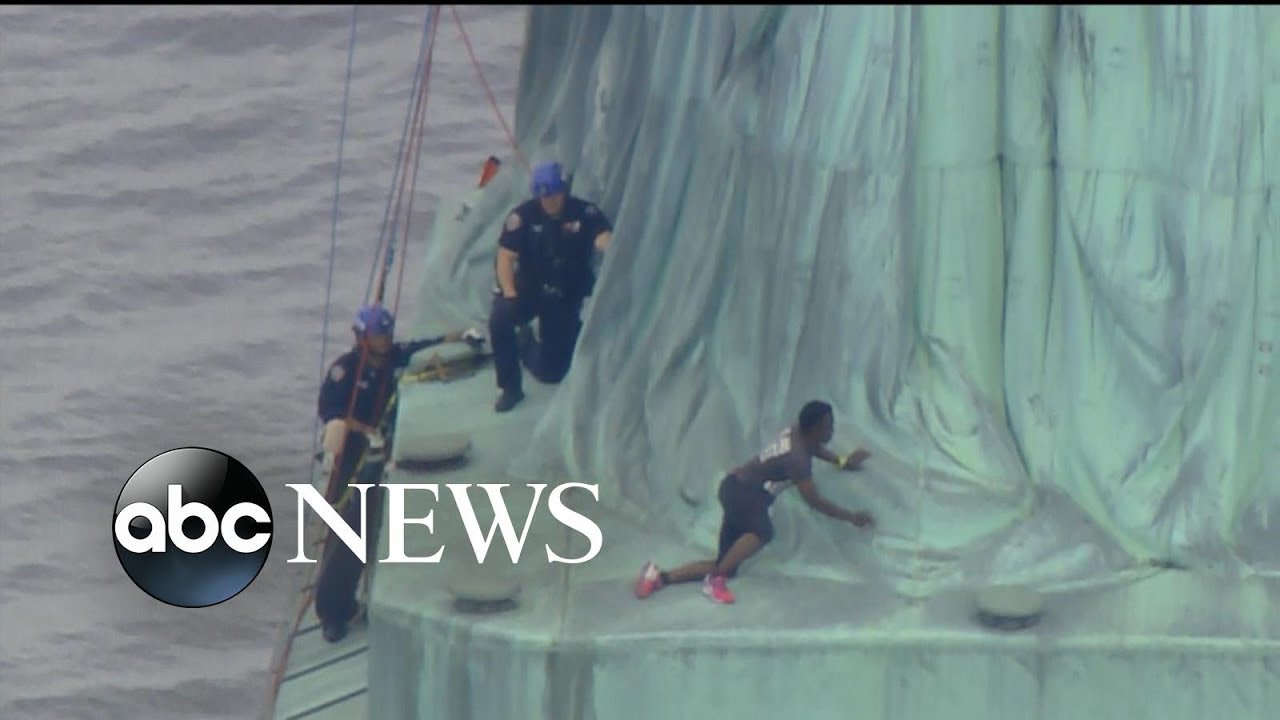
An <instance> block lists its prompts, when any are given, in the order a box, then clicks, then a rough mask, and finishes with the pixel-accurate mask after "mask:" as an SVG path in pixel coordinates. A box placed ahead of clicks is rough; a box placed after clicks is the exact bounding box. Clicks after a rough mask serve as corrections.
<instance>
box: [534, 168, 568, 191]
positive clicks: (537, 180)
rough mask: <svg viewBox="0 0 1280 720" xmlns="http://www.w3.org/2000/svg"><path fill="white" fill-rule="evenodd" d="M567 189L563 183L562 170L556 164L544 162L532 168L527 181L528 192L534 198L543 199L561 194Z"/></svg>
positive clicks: (566, 184)
mask: <svg viewBox="0 0 1280 720" xmlns="http://www.w3.org/2000/svg"><path fill="white" fill-rule="evenodd" d="M568 188H569V183H568V182H566V181H565V177H564V168H562V167H560V163H558V162H544V163H539V164H537V165H535V166H534V168H533V174H532V177H530V179H529V192H531V193H533V196H534V197H536V198H544V197H548V196H550V195H555V194H557V193H562V192H564V191H565V190H567V189H568Z"/></svg>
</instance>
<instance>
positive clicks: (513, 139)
mask: <svg viewBox="0 0 1280 720" xmlns="http://www.w3.org/2000/svg"><path fill="white" fill-rule="evenodd" d="M449 10H450V12H452V13H453V22H454V24H456V25H457V26H458V33H459V34H460V35H462V42H463V43H465V44H466V46H467V54H468V55H470V56H471V64H472V65H474V66H475V68H476V75H477V76H479V78H480V84H481V85H483V86H484V92H485V94H486V95H488V96H489V104H490V105H492V106H493V112H494V114H495V115H497V116H498V122H500V123H502V129H503V131H504V132H506V133H507V141H508V142H510V143H511V149H512V151H514V152H515V154H516V158H517V159H518V160H520V164H521V165H524V167H525V169H526V170H528V169H529V161H528V160H525V158H524V154H523V153H521V152H520V146H519V144H518V143H516V136H515V133H513V132H511V128H510V127H508V126H507V119H506V118H504V117H503V116H502V109H501V108H499V107H498V99H497V97H495V96H494V94H493V90H492V89H491V88H490V87H489V81H488V80H486V79H485V77H484V70H482V69H481V68H480V61H479V60H477V59H476V52H475V49H473V48H472V47H471V38H469V37H467V29H466V28H465V27H463V26H462V18H461V17H459V16H458V6H457V5H450V6H449Z"/></svg>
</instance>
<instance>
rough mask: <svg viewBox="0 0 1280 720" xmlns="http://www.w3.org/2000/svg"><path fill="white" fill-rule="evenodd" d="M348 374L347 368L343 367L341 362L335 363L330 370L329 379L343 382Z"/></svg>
mask: <svg viewBox="0 0 1280 720" xmlns="http://www.w3.org/2000/svg"><path fill="white" fill-rule="evenodd" d="M346 376H347V369H346V368H344V367H342V364H341V363H338V364H337V365H334V366H333V368H332V369H331V370H329V379H330V380H332V381H334V382H342V378H344V377H346Z"/></svg>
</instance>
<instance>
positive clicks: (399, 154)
mask: <svg viewBox="0 0 1280 720" xmlns="http://www.w3.org/2000/svg"><path fill="white" fill-rule="evenodd" d="M431 10H432V6H430V5H428V6H427V17H426V20H424V21H423V23H422V45H421V47H420V48H419V49H418V63H417V65H416V66H415V67H414V69H413V85H412V86H411V87H410V89H409V109H408V110H406V111H405V114H404V129H403V130H402V131H401V133H400V147H399V149H397V150H396V166H395V169H394V170H392V172H391V192H390V193H388V194H387V208H386V210H385V211H383V214H382V230H381V231H379V233H378V247H377V250H375V251H374V254H373V263H372V264H371V265H370V267H369V282H368V284H367V285H365V289H364V296H365V298H366V299H369V300H372V299H373V296H372V293H373V278H374V275H375V274H376V273H377V271H378V255H380V254H381V253H382V245H383V243H385V242H390V244H391V248H390V249H389V250H388V251H387V262H386V265H390V263H391V258H392V257H393V256H394V253H395V238H394V236H395V231H396V225H397V223H398V221H399V218H391V203H392V200H393V199H394V198H395V195H396V178H398V177H400V163H401V162H403V160H404V146H405V140H406V139H408V137H409V122H410V121H411V120H412V119H413V108H414V106H415V105H417V99H418V85H419V82H418V81H419V80H420V79H421V78H422V66H423V64H424V61H425V59H426V56H427V40H428V38H429V37H430V31H431ZM388 223H390V229H391V236H392V237H391V239H390V241H388V239H387V226H388ZM384 277H385V274H384Z"/></svg>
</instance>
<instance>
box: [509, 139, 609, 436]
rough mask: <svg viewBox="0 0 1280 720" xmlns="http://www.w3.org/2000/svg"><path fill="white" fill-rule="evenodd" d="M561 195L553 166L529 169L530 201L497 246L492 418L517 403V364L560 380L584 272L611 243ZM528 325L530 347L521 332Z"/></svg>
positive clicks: (587, 281) (585, 209) (594, 219)
mask: <svg viewBox="0 0 1280 720" xmlns="http://www.w3.org/2000/svg"><path fill="white" fill-rule="evenodd" d="M568 190H569V188H568V182H567V181H566V180H565V177H564V171H563V169H562V168H561V167H560V164H559V163H555V162H548V163H542V164H540V165H538V166H536V167H535V168H534V169H533V177H532V180H531V182H530V191H531V193H532V194H533V198H532V199H530V200H528V201H526V202H524V203H522V204H521V205H519V206H518V207H516V208H515V210H513V211H512V212H511V214H510V215H509V216H508V217H507V221H506V224H505V225H504V226H503V228H502V236H501V237H500V238H499V240H498V256H497V262H496V266H497V267H496V271H497V276H498V278H497V279H498V286H497V288H495V290H494V299H493V309H492V311H491V313H490V316H489V341H490V343H492V345H493V364H494V369H495V371H496V373H497V376H498V377H497V379H498V388H499V389H500V390H501V391H502V393H501V395H500V396H499V398H498V402H497V404H496V406H495V409H496V410H497V411H498V412H506V411H508V410H510V409H512V408H514V407H515V406H516V405H517V404H518V403H519V402H520V401H521V400H523V399H524V390H523V385H522V377H521V370H520V363H521V361H522V360H523V362H524V365H525V367H527V368H528V369H529V372H530V373H532V374H533V376H534V377H535V378H537V379H538V380H540V381H542V382H545V383H558V382H560V381H561V380H563V379H564V377H565V375H567V374H568V372H569V365H570V363H571V360H572V357H573V349H574V346H575V345H576V344H577V342H578V333H579V331H580V330H581V329H582V320H581V312H582V304H583V301H584V300H585V299H586V298H587V297H588V296H590V295H591V293H592V290H593V289H594V285H595V271H594V269H593V267H592V265H593V262H594V260H595V257H596V253H598V252H599V253H602V252H604V251H605V249H606V248H607V247H608V245H609V240H610V238H611V237H612V233H613V226H612V224H611V223H610V222H609V219H608V218H607V217H606V216H605V214H604V213H603V212H601V211H600V208H599V207H597V206H596V205H594V204H593V203H590V202H587V201H585V200H582V199H580V198H577V197H573V196H572V195H569V193H568ZM534 318H537V320H538V336H539V337H538V339H537V340H534V339H533V338H532V337H531V336H532V333H531V332H530V330H529V328H528V327H527V326H528V324H529V323H530V322H531V321H532V320H533V319H534ZM517 328H519V329H520V331H521V342H520V343H519V344H517V341H516V332H517Z"/></svg>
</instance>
